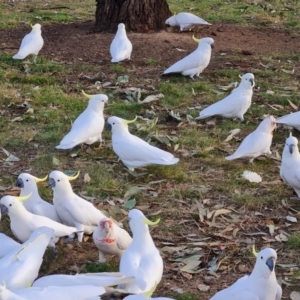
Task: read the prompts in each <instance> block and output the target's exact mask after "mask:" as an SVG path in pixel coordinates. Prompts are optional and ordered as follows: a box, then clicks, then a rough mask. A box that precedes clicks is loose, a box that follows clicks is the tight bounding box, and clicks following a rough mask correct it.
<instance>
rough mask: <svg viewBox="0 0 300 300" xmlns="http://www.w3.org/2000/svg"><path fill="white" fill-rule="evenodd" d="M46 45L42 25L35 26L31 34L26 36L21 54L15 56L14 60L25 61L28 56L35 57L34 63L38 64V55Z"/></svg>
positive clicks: (21, 47) (20, 50)
mask: <svg viewBox="0 0 300 300" xmlns="http://www.w3.org/2000/svg"><path fill="white" fill-rule="evenodd" d="M43 45H44V40H43V38H42V31H41V25H40V24H35V25H34V26H32V30H31V32H30V33H28V34H26V35H25V37H24V38H23V40H22V43H21V46H20V49H19V52H18V53H17V54H16V55H14V56H13V59H23V58H25V57H27V56H28V55H30V54H32V55H34V62H35V63H36V58H37V55H38V54H39V52H40V50H41V49H42V47H43Z"/></svg>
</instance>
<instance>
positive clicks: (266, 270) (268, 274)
mask: <svg viewBox="0 0 300 300" xmlns="http://www.w3.org/2000/svg"><path fill="white" fill-rule="evenodd" d="M276 260H277V253H276V251H275V250H274V249H272V248H266V249H263V250H261V251H260V252H259V253H258V254H257V259H256V263H255V266H254V269H253V271H252V273H251V274H250V275H249V276H244V277H242V278H240V279H239V280H238V281H236V282H235V283H234V284H233V285H231V286H230V287H228V288H226V289H224V290H222V291H220V292H218V293H217V294H215V295H214V296H213V297H212V298H211V299H210V300H225V299H226V300H227V299H229V300H241V299H247V300H280V299H281V295H282V289H281V287H280V286H279V285H278V283H277V280H276V275H275V264H276Z"/></svg>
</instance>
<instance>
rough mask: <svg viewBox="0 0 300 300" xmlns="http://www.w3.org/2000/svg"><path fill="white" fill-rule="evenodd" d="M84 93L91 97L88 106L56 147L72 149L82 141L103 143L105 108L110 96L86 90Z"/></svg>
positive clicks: (89, 143) (85, 142)
mask: <svg viewBox="0 0 300 300" xmlns="http://www.w3.org/2000/svg"><path fill="white" fill-rule="evenodd" d="M82 92H83V91H82ZM83 94H84V95H85V96H86V97H87V98H89V99H90V100H89V103H88V106H87V108H86V109H85V110H84V111H83V112H82V113H81V114H80V115H79V116H78V118H77V119H76V120H75V121H74V123H73V125H72V128H71V131H70V132H69V133H68V134H67V135H65V136H64V138H63V139H62V140H61V142H60V144H59V145H58V146H56V147H55V148H56V149H63V150H66V149H72V148H74V147H75V146H77V145H79V144H82V143H84V144H88V145H91V144H93V143H95V142H98V141H99V142H100V143H102V131H103V128H104V123H105V121H104V116H103V110H104V107H105V105H107V101H108V97H107V96H106V95H104V94H96V95H88V94H86V93H85V92H83Z"/></svg>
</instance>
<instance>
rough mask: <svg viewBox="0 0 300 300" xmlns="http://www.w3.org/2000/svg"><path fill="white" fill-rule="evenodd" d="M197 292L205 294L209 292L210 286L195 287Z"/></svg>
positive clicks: (200, 285)
mask: <svg viewBox="0 0 300 300" xmlns="http://www.w3.org/2000/svg"><path fill="white" fill-rule="evenodd" d="M197 288H198V290H199V291H201V292H207V291H209V289H210V286H209V285H206V284H199V285H198V286H197Z"/></svg>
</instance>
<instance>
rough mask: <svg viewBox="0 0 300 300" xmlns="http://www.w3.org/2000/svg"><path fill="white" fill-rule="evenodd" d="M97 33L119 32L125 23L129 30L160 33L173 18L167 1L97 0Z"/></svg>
mask: <svg viewBox="0 0 300 300" xmlns="http://www.w3.org/2000/svg"><path fill="white" fill-rule="evenodd" d="M96 1H97V9H96V24H95V31H113V32H115V31H116V30H117V27H118V24H119V23H124V24H125V26H126V29H127V30H131V31H136V32H149V31H158V30H161V29H164V28H165V26H166V25H165V21H166V19H167V18H169V17H170V16H171V11H170V9H169V5H168V3H167V1H166V0H96Z"/></svg>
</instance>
